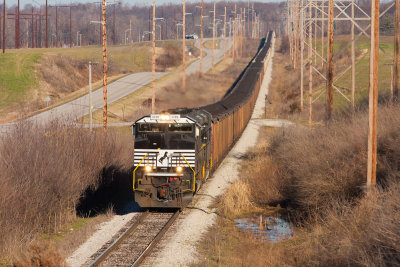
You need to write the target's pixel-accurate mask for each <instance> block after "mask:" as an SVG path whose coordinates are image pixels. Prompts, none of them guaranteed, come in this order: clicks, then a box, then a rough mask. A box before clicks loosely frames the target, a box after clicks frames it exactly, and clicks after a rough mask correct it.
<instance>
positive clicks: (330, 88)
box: [326, 0, 333, 120]
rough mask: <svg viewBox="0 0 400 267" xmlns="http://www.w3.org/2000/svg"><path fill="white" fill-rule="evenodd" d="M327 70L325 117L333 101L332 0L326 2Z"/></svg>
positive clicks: (329, 115) (328, 118)
mask: <svg viewBox="0 0 400 267" xmlns="http://www.w3.org/2000/svg"><path fill="white" fill-rule="evenodd" d="M327 61H328V70H327V75H326V77H327V79H326V89H327V91H328V92H327V96H328V97H327V103H326V119H327V120H330V119H331V117H332V103H333V0H329V4H328V57H327Z"/></svg>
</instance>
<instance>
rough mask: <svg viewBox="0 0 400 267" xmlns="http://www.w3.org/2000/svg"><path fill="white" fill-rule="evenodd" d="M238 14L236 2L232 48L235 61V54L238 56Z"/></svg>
mask: <svg viewBox="0 0 400 267" xmlns="http://www.w3.org/2000/svg"><path fill="white" fill-rule="evenodd" d="M236 21H237V14H236V4H235V18H234V24H233V25H234V26H233V49H232V54H233V61H235V56H236V43H237V40H236V39H237V38H236V37H237V35H236V31H237V23H236Z"/></svg>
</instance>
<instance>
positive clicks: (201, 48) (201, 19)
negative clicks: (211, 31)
mask: <svg viewBox="0 0 400 267" xmlns="http://www.w3.org/2000/svg"><path fill="white" fill-rule="evenodd" d="M202 75H203V0H201V18H200V77H201V76H202Z"/></svg>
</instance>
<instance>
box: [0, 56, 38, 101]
mask: <svg viewBox="0 0 400 267" xmlns="http://www.w3.org/2000/svg"><path fill="white" fill-rule="evenodd" d="M41 56H42V54H41V53H38V52H31V53H7V54H1V55H0V62H1V64H0V90H1V91H0V107H4V106H7V105H10V104H13V103H16V102H18V101H20V100H21V99H23V98H24V97H25V93H26V91H27V90H28V89H29V88H32V87H35V86H36V85H37V79H36V76H35V74H34V70H35V64H36V63H37V62H38V61H39V59H40V57H41Z"/></svg>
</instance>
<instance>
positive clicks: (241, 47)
mask: <svg viewBox="0 0 400 267" xmlns="http://www.w3.org/2000/svg"><path fill="white" fill-rule="evenodd" d="M240 57H243V8H241V9H240Z"/></svg>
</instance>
